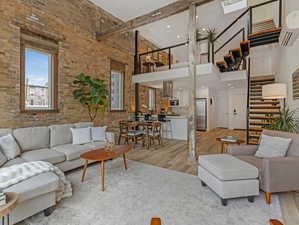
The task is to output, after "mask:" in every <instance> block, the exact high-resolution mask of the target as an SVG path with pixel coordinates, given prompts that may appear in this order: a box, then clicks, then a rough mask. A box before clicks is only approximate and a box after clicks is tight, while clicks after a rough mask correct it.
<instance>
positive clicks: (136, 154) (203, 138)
mask: <svg viewBox="0 0 299 225" xmlns="http://www.w3.org/2000/svg"><path fill="white" fill-rule="evenodd" d="M228 135H230V136H234V137H238V138H241V139H243V140H245V139H246V132H245V131H236V130H227V129H215V130H212V131H209V132H199V133H198V138H197V140H198V147H197V151H198V154H199V155H206V154H217V153H220V151H221V146H220V144H219V143H218V142H217V141H216V138H217V137H222V136H228ZM128 159H130V160H135V161H138V162H142V163H146V164H150V165H154V166H158V167H162V168H166V169H170V170H175V171H179V172H183V173H188V174H192V175H197V165H196V163H194V162H190V161H188V151H187V142H186V141H178V140H164V143H163V146H154V147H153V146H152V147H151V148H150V149H149V150H147V149H146V148H145V147H142V146H140V145H137V146H136V148H135V149H134V150H133V151H131V152H130V153H129V154H128ZM280 199H281V205H282V211H283V215H284V218H285V223H286V224H285V225H295V224H299V213H298V209H299V194H298V193H295V192H292V193H284V194H281V195H280ZM296 206H297V207H296Z"/></svg>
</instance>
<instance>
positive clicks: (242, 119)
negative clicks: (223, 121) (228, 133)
mask: <svg viewBox="0 0 299 225" xmlns="http://www.w3.org/2000/svg"><path fill="white" fill-rule="evenodd" d="M229 105H230V109H229V114H230V119H229V121H230V124H229V128H230V129H246V116H247V114H246V106H247V96H246V94H233V95H231V96H230V104H229Z"/></svg>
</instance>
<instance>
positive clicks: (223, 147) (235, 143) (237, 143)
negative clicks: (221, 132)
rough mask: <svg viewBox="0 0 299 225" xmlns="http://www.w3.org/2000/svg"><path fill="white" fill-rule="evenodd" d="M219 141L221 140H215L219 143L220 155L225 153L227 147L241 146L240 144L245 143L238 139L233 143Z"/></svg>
mask: <svg viewBox="0 0 299 225" xmlns="http://www.w3.org/2000/svg"><path fill="white" fill-rule="evenodd" d="M221 139H222V138H216V140H217V141H218V142H220V143H221V154H224V153H227V146H228V145H241V144H244V143H245V141H244V140H241V139H238V140H236V141H234V142H232V141H223V140H221Z"/></svg>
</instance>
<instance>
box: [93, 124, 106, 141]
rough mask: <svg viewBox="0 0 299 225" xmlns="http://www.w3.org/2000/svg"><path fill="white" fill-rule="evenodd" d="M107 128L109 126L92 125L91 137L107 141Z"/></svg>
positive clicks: (94, 139) (95, 139)
mask: <svg viewBox="0 0 299 225" xmlns="http://www.w3.org/2000/svg"><path fill="white" fill-rule="evenodd" d="M106 130H107V126H104V127H92V128H91V137H92V140H93V141H106V140H107V138H106Z"/></svg>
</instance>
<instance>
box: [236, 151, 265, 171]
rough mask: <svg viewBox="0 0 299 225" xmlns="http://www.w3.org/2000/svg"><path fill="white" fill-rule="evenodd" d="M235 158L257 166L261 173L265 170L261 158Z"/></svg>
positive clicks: (249, 156) (241, 156) (244, 156)
mask: <svg viewBox="0 0 299 225" xmlns="http://www.w3.org/2000/svg"><path fill="white" fill-rule="evenodd" d="M235 157H236V158H238V159H240V160H242V161H245V162H247V163H249V164H251V165H253V166H255V167H256V168H258V170H259V171H261V170H262V168H263V159H261V158H257V157H255V156H253V155H238V156H235Z"/></svg>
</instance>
